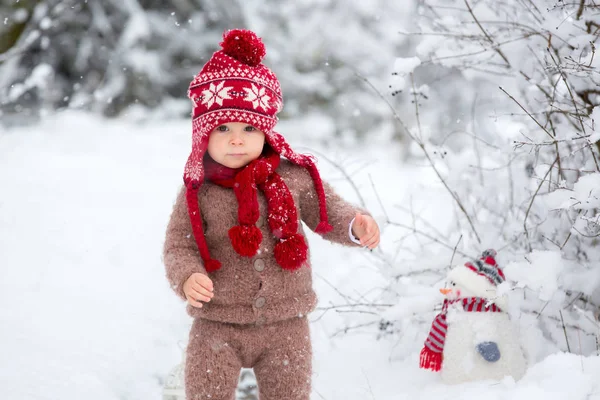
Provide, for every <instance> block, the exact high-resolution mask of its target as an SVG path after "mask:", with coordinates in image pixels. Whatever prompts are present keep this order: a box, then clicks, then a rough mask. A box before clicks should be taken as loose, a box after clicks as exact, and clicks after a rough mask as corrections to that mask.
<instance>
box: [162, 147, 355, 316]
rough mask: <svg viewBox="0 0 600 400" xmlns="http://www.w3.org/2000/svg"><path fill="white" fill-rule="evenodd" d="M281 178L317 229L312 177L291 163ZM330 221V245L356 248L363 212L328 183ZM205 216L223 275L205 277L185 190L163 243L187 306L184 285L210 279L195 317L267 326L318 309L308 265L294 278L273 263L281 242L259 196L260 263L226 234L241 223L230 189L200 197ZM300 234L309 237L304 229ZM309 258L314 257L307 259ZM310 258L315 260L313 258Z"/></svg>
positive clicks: (204, 190) (208, 189)
mask: <svg viewBox="0 0 600 400" xmlns="http://www.w3.org/2000/svg"><path fill="white" fill-rule="evenodd" d="M277 172H278V173H279V175H281V177H282V178H283V179H284V181H285V183H286V185H287V186H288V188H289V189H290V192H291V193H292V195H293V196H294V202H295V204H296V208H297V210H298V216H299V218H300V219H301V220H302V221H304V223H305V224H306V225H307V226H308V227H309V228H310V229H311V230H314V229H315V228H316V226H317V224H318V222H319V204H318V199H317V194H316V192H315V189H314V184H313V180H312V179H311V177H310V175H309V174H308V172H307V171H306V170H305V169H304V168H302V167H298V166H296V165H294V164H292V163H291V162H289V161H287V160H283V159H282V160H281V164H280V166H279V168H278V169H277ZM323 184H324V189H325V196H326V199H327V214H328V216H329V223H330V224H331V225H332V226H333V230H332V231H331V232H329V233H327V234H326V235H324V236H323V237H324V238H325V239H327V240H330V241H332V242H337V243H341V244H343V245H348V246H357V245H356V244H355V243H353V242H352V241H351V240H350V238H349V236H348V226H349V224H350V222H351V221H352V218H354V216H355V215H356V213H357V212H361V213H365V211H364V210H361V209H359V208H357V207H354V206H352V205H350V204H349V203H347V202H346V201H344V200H343V199H342V198H341V197H340V196H338V195H337V194H336V193H335V192H334V191H333V189H332V188H331V187H330V186H329V185H328V184H327V183H325V182H323ZM198 196H199V200H200V210H202V218H203V224H204V232H205V236H206V242H207V244H208V248H209V250H210V254H211V256H212V257H213V258H215V259H217V260H219V261H221V264H222V266H221V269H219V270H217V271H215V272H212V273H207V272H206V270H205V269H204V267H203V265H202V260H201V258H200V254H199V252H198V248H197V246H196V241H195V240H194V236H193V233H192V227H191V224H190V219H189V216H188V211H187V204H186V200H185V190H184V189H182V190H181V192H180V193H179V195H178V196H177V201H176V203H175V206H174V209H173V213H172V215H171V219H170V221H169V225H168V227H167V233H166V239H165V244H164V263H165V267H166V272H167V278H168V280H169V282H170V283H171V287H172V288H173V289H174V290H175V292H176V293H177V294H178V295H179V296H180V297H181V298H183V299H184V300H185V295H184V294H183V284H184V282H185V281H186V279H187V278H188V277H189V276H190V275H191V274H192V273H194V272H200V273H203V274H206V275H208V276H209V277H210V278H211V279H212V281H213V284H214V297H213V299H212V300H211V301H210V302H208V303H204V306H203V307H202V308H196V307H192V306H191V305H188V308H187V311H188V313H189V314H190V315H191V316H192V317H195V318H205V319H209V320H213V321H220V322H229V323H237V324H251V323H257V324H263V323H270V322H274V321H280V320H284V319H288V318H291V317H294V316H299V315H306V314H307V313H309V312H310V311H312V310H313V309H314V308H315V305H316V302H317V299H316V295H315V293H314V291H313V288H312V276H311V270H310V264H309V263H307V265H304V266H302V267H301V268H299V269H298V270H296V271H293V272H291V271H286V270H283V269H282V268H281V267H280V266H279V265H278V264H277V262H276V261H275V257H274V256H273V248H274V246H275V243H276V238H275V237H274V236H273V234H272V233H271V232H270V231H269V228H268V224H267V223H266V211H267V203H266V200H265V197H264V195H263V194H262V193H261V192H260V191H259V194H258V201H259V205H260V218H259V219H258V222H257V226H258V227H259V228H260V229H261V231H262V234H263V241H262V243H261V245H260V249H259V251H258V253H257V254H256V255H255V256H254V257H243V256H240V255H239V254H237V253H236V252H235V251H234V250H233V247H232V246H231V243H230V241H229V237H228V234H227V232H228V230H229V229H230V228H231V227H232V226H234V225H237V224H238V221H237V210H238V204H237V200H236V197H235V194H234V193H233V190H232V189H230V188H225V187H221V186H217V185H214V184H212V183H210V182H205V183H204V184H203V185H202V187H201V189H200V191H199V194H198ZM299 232H300V233H301V234H303V235H304V232H303V229H302V225H300V228H299ZM309 257H310V252H309ZM309 259H310V258H309Z"/></svg>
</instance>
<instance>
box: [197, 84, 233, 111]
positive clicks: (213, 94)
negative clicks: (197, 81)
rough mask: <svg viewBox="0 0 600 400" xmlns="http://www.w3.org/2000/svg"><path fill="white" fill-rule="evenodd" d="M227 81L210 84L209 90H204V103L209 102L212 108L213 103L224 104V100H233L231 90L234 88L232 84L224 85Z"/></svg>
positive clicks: (208, 105) (209, 106)
mask: <svg viewBox="0 0 600 400" xmlns="http://www.w3.org/2000/svg"><path fill="white" fill-rule="evenodd" d="M224 84H225V81H221V83H219V84H218V85H216V86H215V84H214V83H211V84H210V87H209V88H208V89H207V90H203V91H202V96H203V97H204V99H203V100H202V104H207V107H208V108H211V107H212V105H213V104H215V103H217V104H218V105H220V106H222V105H223V100H231V97H230V96H229V91H230V90H231V89H233V87H232V86H227V87H223V85H224Z"/></svg>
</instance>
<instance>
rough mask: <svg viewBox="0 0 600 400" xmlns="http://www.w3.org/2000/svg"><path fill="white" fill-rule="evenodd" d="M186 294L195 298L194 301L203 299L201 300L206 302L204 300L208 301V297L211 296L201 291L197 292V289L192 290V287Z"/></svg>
mask: <svg viewBox="0 0 600 400" xmlns="http://www.w3.org/2000/svg"><path fill="white" fill-rule="evenodd" d="M188 295H189V296H190V297H192V298H193V299H194V300H196V301H203V302H205V303H206V302H209V301H210V299H211V297H210V296H207V295H204V294H202V293H200V292H198V291H196V290H193V289H192V290H190V292H189V293H188Z"/></svg>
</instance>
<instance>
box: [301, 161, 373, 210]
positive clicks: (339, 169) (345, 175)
mask: <svg viewBox="0 0 600 400" xmlns="http://www.w3.org/2000/svg"><path fill="white" fill-rule="evenodd" d="M310 152H311V153H316V154H318V155H319V157H322V158H323V159H324V160H325V161H327V162H329V163H330V164H331V165H333V166H334V167H335V168H336V169H337V170H338V171H340V172H341V173H342V175H343V176H344V179H345V180H347V181H348V183H350V186H352V190H354V193H356V196H358V201H359V202H360V204H361V205H362V207H363V208H366V207H367V203H366V202H365V199H364V198H363V197H362V195H361V194H360V190H358V187H357V186H356V183H354V180H353V179H352V177H351V176H350V175H349V174H348V172H347V171H346V169H345V168H343V167H342V166H341V165H339V164H338V163H337V162H335V161H333V160H332V159H330V158H329V157H327V156H326V155H325V154H323V153H321V152H319V151H317V150H314V149H310Z"/></svg>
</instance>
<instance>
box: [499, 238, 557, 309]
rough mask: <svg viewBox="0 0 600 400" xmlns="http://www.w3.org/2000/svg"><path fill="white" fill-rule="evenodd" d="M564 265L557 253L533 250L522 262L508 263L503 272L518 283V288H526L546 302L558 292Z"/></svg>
mask: <svg viewBox="0 0 600 400" xmlns="http://www.w3.org/2000/svg"><path fill="white" fill-rule="evenodd" d="M565 263H567V261H565V260H563V259H561V256H560V252H558V251H539V250H534V251H533V252H531V254H528V255H527V257H526V258H525V259H523V260H522V261H513V262H511V263H509V264H508V265H507V266H506V268H505V269H504V272H505V274H506V275H508V276H510V277H511V279H512V280H515V281H518V282H519V287H525V286H527V287H529V288H531V289H533V290H534V291H536V292H538V293H539V298H540V299H541V300H544V301H547V300H550V299H551V298H552V296H553V295H554V293H555V292H556V291H557V290H558V284H559V281H560V278H561V273H562V271H563V268H565Z"/></svg>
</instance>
